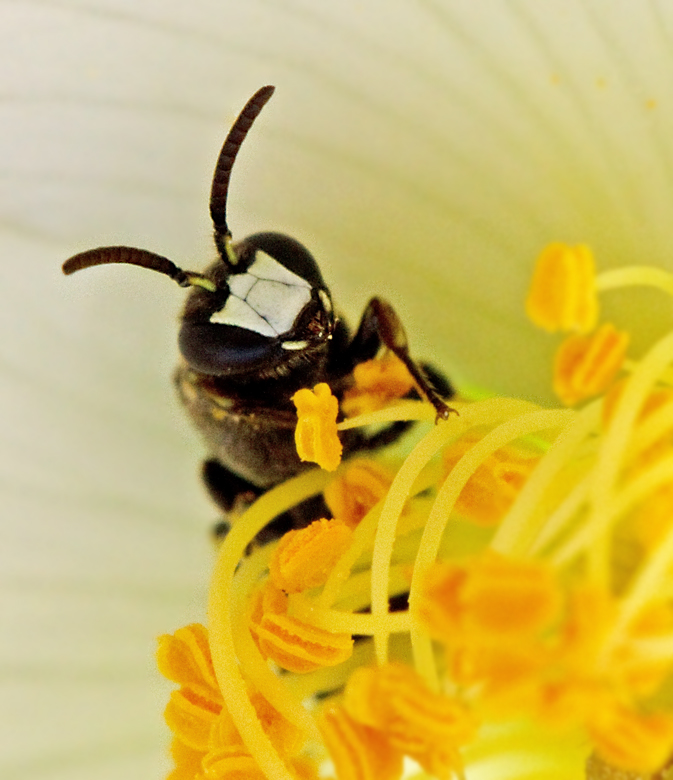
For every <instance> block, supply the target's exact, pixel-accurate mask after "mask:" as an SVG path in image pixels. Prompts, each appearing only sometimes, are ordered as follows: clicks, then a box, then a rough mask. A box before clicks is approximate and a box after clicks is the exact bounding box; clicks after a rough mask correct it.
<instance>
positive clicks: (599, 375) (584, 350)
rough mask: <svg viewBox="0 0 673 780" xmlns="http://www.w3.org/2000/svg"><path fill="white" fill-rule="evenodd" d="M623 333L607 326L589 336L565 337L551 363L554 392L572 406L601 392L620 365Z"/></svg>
mask: <svg viewBox="0 0 673 780" xmlns="http://www.w3.org/2000/svg"><path fill="white" fill-rule="evenodd" d="M628 344H629V336H628V334H627V333H622V332H620V331H618V330H617V329H616V328H615V327H614V326H613V325H611V324H610V323H605V324H603V325H601V326H600V327H599V328H598V330H596V331H595V332H594V333H592V334H591V335H589V336H579V335H577V336H569V337H568V338H567V339H566V340H565V341H564V342H563V343H562V344H561V346H560V347H559V349H558V351H557V353H556V358H555V361H554V392H555V393H556V395H557V396H558V397H559V398H560V399H561V401H562V402H563V403H564V404H566V405H568V406H572V405H574V404H577V403H579V402H580V401H584V400H586V399H587V398H591V397H593V396H595V395H599V394H600V393H603V392H605V391H606V390H607V389H608V387H609V386H610V384H611V383H612V381H613V380H614V378H615V377H616V375H617V372H618V371H619V370H620V369H621V368H622V365H623V364H624V358H625V355H626V348H627V346H628Z"/></svg>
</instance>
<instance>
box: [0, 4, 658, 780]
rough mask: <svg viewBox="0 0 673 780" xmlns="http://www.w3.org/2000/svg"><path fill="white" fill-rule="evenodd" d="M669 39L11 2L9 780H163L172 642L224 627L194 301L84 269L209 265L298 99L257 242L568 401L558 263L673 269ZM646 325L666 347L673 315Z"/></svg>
mask: <svg viewBox="0 0 673 780" xmlns="http://www.w3.org/2000/svg"><path fill="white" fill-rule="evenodd" d="M672 30H673V18H672V13H671V8H670V7H669V6H667V5H665V4H660V5H655V4H644V3H641V4H638V3H631V4H618V5H617V4H614V3H611V2H609V0H594V1H593V2H589V1H588V0H587V1H586V2H581V0H548V1H547V2H546V3H539V2H537V0H518V2H511V3H456V2H449V1H448V0H445V1H444V2H439V0H436V1H433V0H426V1H425V2H416V3H404V2H402V0H393V1H392V2H390V1H389V0H386V2H385V3H384V2H383V0H379V1H378V2H375V1H372V2H369V3H361V2H358V1H357V0H345V1H344V2H341V3H321V4H318V3H315V2H313V0H303V1H302V2H300V1H299V0H294V1H292V2H283V3H276V2H271V1H270V0H269V1H268V2H262V0H250V2H246V3H233V2H222V3H204V2H196V3H188V4H187V3H178V2H167V1H166V0H161V1H160V0H146V2H144V3H142V4H138V3H137V2H136V0H107V2H104V1H103V0H80V1H79V2H77V1H76V0H62V2H60V3H52V2H49V3H46V2H35V1H33V0H21V1H20V2H7V1H6V2H3V3H2V4H0V44H1V45H2V51H3V54H4V61H5V63H6V67H4V68H3V69H1V70H0V95H2V101H1V102H0V149H1V150H2V160H3V162H2V176H1V178H0V184H1V186H0V220H1V222H0V226H1V228H2V232H1V233H0V235H1V237H2V248H3V255H2V261H1V263H0V274H1V277H0V281H1V282H2V284H1V289H2V293H3V304H2V306H1V307H0V327H1V329H2V330H1V333H2V338H1V339H0V399H1V400H2V403H3V411H4V415H3V423H2V440H1V441H2V449H1V450H0V467H1V469H2V470H1V472H0V479H1V480H2V485H3V506H4V521H3V532H2V534H3V537H2V538H3V541H4V544H2V545H0V550H1V552H0V556H1V558H0V571H2V575H1V576H2V578H3V588H2V593H3V599H4V601H5V603H4V604H3V611H2V615H3V618H2V621H3V625H2V634H3V637H10V638H11V641H10V642H7V643H5V644H4V646H3V650H2V651H0V652H2V654H3V655H2V659H3V661H4V669H5V675H4V678H3V684H4V688H3V692H2V700H3V707H2V721H1V722H0V729H1V730H2V733H3V746H2V748H0V776H2V777H3V778H21V780H31V779H32V778H43V779H44V780H47V779H48V780H53V779H54V778H68V780H73V778H78V777H80V776H81V777H84V776H85V775H86V776H87V777H96V778H97V779H98V778H107V777H125V778H129V779H130V780H135V778H141V777H142V778H147V777H153V776H154V777H159V776H160V775H161V769H160V768H159V765H158V760H157V758H156V756H157V753H158V751H160V749H161V748H160V745H161V737H160V736H159V735H160V734H162V733H163V730H162V726H161V722H160V718H159V711H160V709H161V707H162V706H163V696H162V695H161V694H160V693H159V688H158V685H157V683H156V682H155V680H156V678H151V677H149V676H148V674H149V673H148V669H149V668H150V667H151V659H150V658H149V654H150V651H151V645H152V639H153V636H154V635H155V634H157V633H159V632H161V631H164V630H171V629H173V628H175V627H176V626H177V625H179V624H180V623H184V622H187V621H188V620H190V619H193V618H194V617H195V616H196V615H198V609H197V607H196V605H197V604H198V603H199V596H200V594H199V591H198V587H199V586H203V584H204V581H205V577H206V575H207V568H208V555H209V553H208V549H207V541H206V529H207V527H208V526H209V524H210V522H211V521H212V519H213V517H212V511H211V509H210V507H209V506H208V504H207V503H206V502H205V500H204V499H203V498H202V496H201V491H200V489H199V486H198V484H197V478H196V468H197V463H198V458H199V453H200V448H199V446H198V444H197V443H196V442H194V440H193V438H192V437H191V434H190V433H189V431H188V430H187V428H186V425H185V424H184V423H183V422H182V421H181V417H180V413H179V410H178V409H177V405H176V404H175V402H174V401H173V400H172V399H173V395H172V390H171V388H170V378H169V377H170V371H171V365H172V363H173V360H174V355H175V347H174V337H175V329H176V328H175V319H176V316H177V312H178V307H179V300H180V292H179V290H177V289H175V288H173V287H171V285H170V283H169V282H167V281H166V280H165V279H162V278H160V277H157V276H155V275H152V274H148V273H147V272H143V271H140V270H137V269H129V268H110V269H94V270H92V271H89V272H87V273H85V274H81V275H78V276H77V277H75V278H73V279H68V280H65V279H63V278H62V277H61V276H60V273H59V269H58V267H59V264H60V262H61V261H62V260H63V259H64V258H65V257H67V256H68V255H70V254H72V253H74V252H76V251H79V250H81V249H85V248H88V247H90V246H96V245H102V244H107V243H127V244H130V245H133V246H141V247H146V248H149V249H153V250H154V251H157V252H160V253H163V254H167V255H168V256H170V257H171V258H173V259H174V260H175V261H176V262H178V263H180V264H184V265H185V266H186V267H193V268H198V267H201V266H203V265H205V264H206V262H207V261H208V260H209V259H210V258H211V257H212V254H213V249H212V245H211V240H210V225H209V219H208V213H207V198H208V189H209V182H210V176H211V171H212V167H213V164H214V160H215V158H216V155H217V152H218V150H219V146H220V144H221V142H222V140H223V137H224V134H225V133H226V130H227V128H228V127H229V125H230V123H231V121H232V119H233V117H234V116H235V115H236V113H237V112H238V110H239V109H240V107H241V106H242V105H243V103H244V102H245V100H246V99H247V98H248V97H249V96H250V95H251V94H252V93H253V91H254V90H255V89H256V88H257V87H259V86H261V85H262V84H264V83H274V84H276V85H277V87H278V91H277V93H276V95H275V96H274V99H273V102H272V103H271V104H269V106H268V107H267V108H266V109H265V110H264V113H263V116H262V117H260V120H258V123H257V124H256V126H255V128H254V130H253V131H252V132H251V134H250V137H249V139H248V141H246V144H245V146H244V148H243V150H242V152H241V155H240V160H239V162H238V163H237V166H236V170H235V172H234V177H233V179H232V188H231V193H230V194H231V202H230V208H229V212H230V222H231V224H232V227H233V229H234V232H235V235H236V237H243V236H244V235H245V234H246V233H247V232H253V231H258V230H282V231H286V232H288V233H290V234H291V235H294V236H296V237H297V238H298V239H300V240H301V241H303V242H304V243H305V244H306V245H307V246H308V247H309V248H310V249H311V251H312V252H313V253H314V254H315V255H316V257H318V259H319V262H320V263H321V267H322V269H323V272H324V275H325V277H326V280H327V282H328V284H329V285H330V287H331V290H332V292H333V295H334V300H335V303H336V306H337V307H338V308H344V309H346V310H347V313H348V314H349V316H350V318H351V320H352V321H355V320H356V319H357V317H358V315H359V313H360V312H361V311H362V309H363V308H364V305H365V303H366V300H367V297H368V295H370V294H380V295H384V296H386V297H388V298H390V300H391V301H392V302H393V303H394V305H395V306H396V308H398V310H399V312H400V314H401V315H402V317H403V320H404V322H405V323H407V325H408V329H409V331H410V336H411V341H412V346H413V349H414V352H415V353H416V354H418V355H425V356H432V357H433V358H434V359H435V360H436V362H438V363H439V364H440V365H444V366H446V367H447V368H448V369H449V370H450V371H451V372H452V373H454V372H455V373H456V374H457V375H458V376H459V377H462V378H466V379H469V380H470V381H472V382H475V383H478V384H482V385H486V386H488V387H491V388H494V389H499V390H504V391H507V392H513V393H520V394H524V395H527V396H529V397H534V396H537V397H544V396H545V394H548V387H549V385H548V379H547V375H546V373H545V372H546V371H547V365H548V360H549V354H550V349H551V347H550V345H549V341H548V340H547V339H546V338H544V337H542V336H537V335H536V334H533V333H532V330H531V328H530V326H529V325H528V323H527V322H526V321H525V319H524V316H523V306H522V300H523V296H524V293H525V289H526V285H527V280H528V276H529V273H530V266H531V263H532V260H533V258H534V257H535V255H536V254H537V252H538V251H539V249H540V248H541V247H542V246H543V245H544V244H545V243H547V242H549V241H552V240H566V241H571V242H574V241H585V242H588V243H590V244H592V245H593V247H594V249H595V251H596V253H597V256H598V259H599V263H600V264H601V265H602V266H607V265H616V264H621V263H624V262H634V261H643V260H644V261H647V262H654V263H657V264H661V265H667V266H668V267H671V265H672V261H671V256H670V253H669V246H670V245H671V240H670V233H669V231H670V230H671V228H670V225H671V219H670V214H671V207H672V205H673V204H672V203H671V199H672V194H671V193H672V188H671V170H672V168H673V146H672V143H673V142H672V141H671V137H672V136H671V133H670V126H671V112H672V111H673V108H672V106H671V101H670V95H671V88H670V84H669V82H670V73H671V67H672V62H671V57H670V37H671V35H672V34H673V33H672ZM613 300H615V307H614V308H615V311H616V312H617V313H618V315H619V316H620V317H622V318H624V317H625V316H626V315H631V316H638V312H642V311H644V310H645V308H641V309H637V308H635V304H633V305H632V304H631V302H630V301H629V300H628V299H626V300H624V299H622V300H619V299H617V298H616V297H615V298H613ZM646 309H647V312H648V316H647V317H646V318H642V320H643V321H642V324H641V330H640V339H641V341H642V339H643V338H644V337H645V336H646V335H647V333H648V331H651V330H652V329H656V327H657V323H658V319H659V321H660V320H661V317H662V316H668V307H667V306H665V305H664V304H663V303H661V302H660V299H659V298H655V297H652V299H651V300H650V299H648V300H647V302H646ZM657 309H658V310H657ZM522 355H525V359H522ZM155 766H156V767H157V768H156V771H155V770H153V767H155ZM106 767H107V768H106Z"/></svg>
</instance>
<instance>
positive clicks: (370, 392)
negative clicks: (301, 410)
mask: <svg viewBox="0 0 673 780" xmlns="http://www.w3.org/2000/svg"><path fill="white" fill-rule="evenodd" d="M353 379H354V380H355V387H353V388H351V389H350V390H347V391H346V392H345V393H344V397H343V401H342V402H341V408H342V411H343V413H344V414H345V415H346V416H347V417H355V416H356V415H358V414H365V413H366V412H375V411H376V410H377V409H382V408H383V407H384V406H387V405H388V404H389V403H390V402H391V401H394V400H395V399H397V398H402V397H404V396H405V395H406V394H407V393H408V392H409V391H410V390H411V388H412V387H413V386H414V380H413V379H412V377H411V374H410V373H409V371H408V370H407V367H406V366H405V365H404V363H403V362H402V361H401V360H400V359H399V358H398V357H397V356H396V355H394V354H393V353H392V352H386V353H385V354H384V355H383V356H382V357H380V358H375V359H374V360H367V361H365V362H364V363H358V365H357V366H355V369H354V370H353Z"/></svg>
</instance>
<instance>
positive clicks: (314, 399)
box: [292, 382, 342, 471]
mask: <svg viewBox="0 0 673 780" xmlns="http://www.w3.org/2000/svg"><path fill="white" fill-rule="evenodd" d="M292 401H293V403H294V405H295V406H296V407H297V417H298V420H297V429H296V431H295V442H296V445H297V452H298V453H299V457H300V458H301V459H302V460H308V461H312V462H314V463H317V464H318V465H319V466H320V467H321V468H323V469H325V470H326V471H334V470H335V469H336V468H337V466H338V465H339V463H340V462H341V451H342V446H341V442H340V441H339V436H338V435H337V427H336V419H337V415H338V414H339V402H338V401H337V399H336V398H335V397H334V396H333V395H332V391H331V390H330V387H329V385H328V384H325V383H324V382H322V383H320V384H318V385H316V386H315V387H314V388H313V391H311V390H308V389H302V390H298V391H297V392H296V393H295V394H294V395H293V396H292Z"/></svg>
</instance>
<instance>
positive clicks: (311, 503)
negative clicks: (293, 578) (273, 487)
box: [201, 458, 330, 545]
mask: <svg viewBox="0 0 673 780" xmlns="http://www.w3.org/2000/svg"><path fill="white" fill-rule="evenodd" d="M201 473H202V477H203V481H204V483H205V485H206V488H207V490H208V493H209V495H210V497H211V498H212V500H213V501H214V502H215V504H217V506H218V507H219V508H220V509H221V510H222V512H223V513H224V519H223V520H221V521H220V522H218V523H216V525H215V527H214V528H213V536H214V537H215V540H216V541H218V542H221V541H222V540H223V539H224V537H225V536H226V535H227V533H228V532H229V529H230V528H231V524H232V522H236V518H237V517H239V516H240V515H241V514H242V513H243V512H244V511H245V510H246V509H247V508H248V507H249V506H250V505H251V504H253V503H254V501H255V500H256V499H257V498H259V496H261V495H262V493H264V492H265V491H264V489H263V488H259V487H257V486H255V485H253V484H252V483H250V482H248V481H247V480H245V479H243V478H242V477H239V476H238V474H234V472H233V471H230V470H229V469H228V468H226V467H225V466H223V465H222V464H221V463H220V462H219V461H218V460H216V459H215V458H211V459H209V460H207V461H205V462H204V464H203V467H202V471H201ZM329 516H330V512H329V510H328V509H327V506H326V504H325V502H324V500H323V497H322V495H319V496H313V497H311V498H308V499H306V501H303V502H302V503H301V504H298V505H297V506H295V507H293V508H292V509H290V510H288V511H287V512H284V513H283V514H282V515H278V517H275V518H274V519H273V520H272V521H271V522H270V523H269V524H268V525H266V526H265V527H264V528H262V530H261V531H260V532H259V533H258V534H257V536H256V537H255V541H254V544H255V545H263V544H267V543H268V542H273V541H275V540H276V539H280V537H281V536H283V534H285V533H287V532H288V531H291V530H293V529H295V528H304V527H305V526H307V525H310V523H312V522H313V521H314V520H318V519H320V518H321V517H329Z"/></svg>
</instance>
